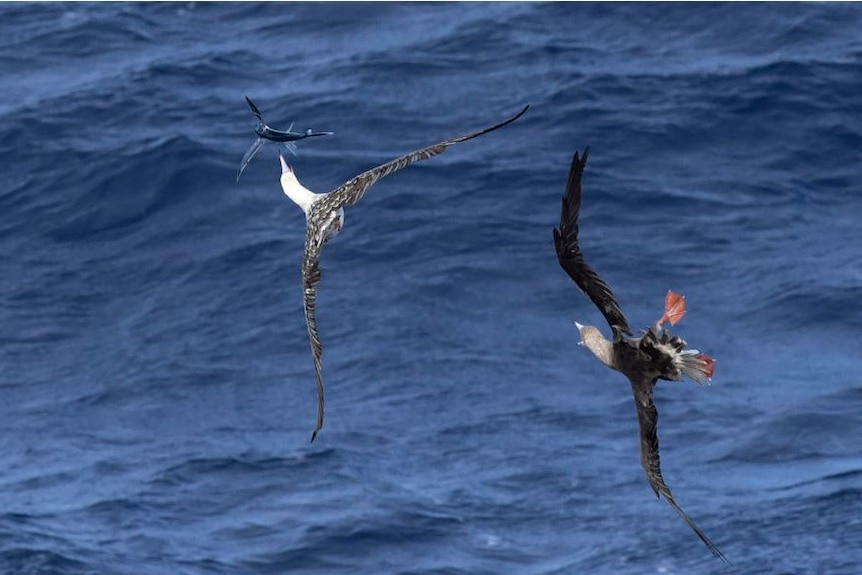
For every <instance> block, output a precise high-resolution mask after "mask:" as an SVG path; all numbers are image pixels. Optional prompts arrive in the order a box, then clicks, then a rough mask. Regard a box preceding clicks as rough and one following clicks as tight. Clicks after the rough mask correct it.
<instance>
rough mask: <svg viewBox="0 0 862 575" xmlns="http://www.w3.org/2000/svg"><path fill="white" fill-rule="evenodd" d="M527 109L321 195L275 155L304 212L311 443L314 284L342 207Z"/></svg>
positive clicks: (317, 358) (284, 184)
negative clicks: (393, 176)
mask: <svg viewBox="0 0 862 575" xmlns="http://www.w3.org/2000/svg"><path fill="white" fill-rule="evenodd" d="M529 107H530V106H529V105H527V106H524V109H523V110H521V111H520V112H518V113H517V114H515V115H514V116H512V117H511V118H509V119H508V120H506V121H505V122H501V123H499V124H496V125H494V126H491V127H490V128H485V129H484V130H479V131H478V132H473V133H471V134H467V135H466V136H461V137H458V138H452V139H451V140H446V141H443V142H440V143H439V144H434V145H432V146H428V147H427V148H422V149H420V150H416V151H414V152H410V153H409V154H406V155H404V156H401V157H400V158H395V159H394V160H392V161H389V162H386V163H385V164H381V165H379V166H377V167H376V168H372V169H370V170H368V171H366V172H363V173H361V174H359V175H358V176H356V177H354V178H353V179H351V180H348V181H347V182H346V183H344V184H342V185H341V186H340V187H338V188H336V189H334V190H332V191H331V192H328V193H325V194H318V193H315V192H312V191H311V190H308V189H307V188H305V187H304V186H303V185H302V184H301V183H299V180H297V178H296V174H294V172H293V169H292V168H291V167H290V166H289V165H288V164H287V162H285V160H284V156H283V155H279V159H280V160H281V188H282V190H284V193H285V195H287V197H289V198H290V199H291V200H293V201H294V202H295V203H296V205H298V206H299V207H300V208H302V211H303V212H305V224H306V234H305V251H304V255H303V260H302V290H303V291H302V293H303V302H304V305H305V321H306V324H307V326H308V339H309V341H310V343H311V354H312V359H313V361H314V372H315V377H316V382H317V423H316V425H315V428H314V432H313V433H312V435H311V441H312V442H313V441H314V438H315V437H317V433H318V432H319V431H320V429H321V428H322V427H323V377H322V375H321V355H322V353H323V346H322V345H321V343H320V337H319V336H318V334H317V321H316V320H315V317H314V308H315V300H316V298H317V285H318V284H319V283H320V262H319V258H320V251H321V249H322V248H323V244H324V243H326V241H327V240H329V239H331V238H332V237H334V236H335V235H336V234H337V233H338V232H340V231H341V228H342V227H343V226H344V207H345V206H352V205H353V204H355V203H356V202H358V201H359V200H360V199H361V198H362V196H363V195H365V192H366V191H367V190H368V188H370V187H371V186H372V185H373V184H374V183H375V182H376V181H377V180H379V179H380V178H383V177H385V176H388V175H389V174H391V173H393V172H396V171H398V170H400V169H402V168H405V167H407V166H408V165H410V164H412V163H413V162H417V161H419V160H425V159H427V158H431V157H433V156H436V155H437V154H442V153H443V152H444V151H445V150H446V149H447V148H448V147H449V146H451V145H453V144H457V143H459V142H464V141H467V140H471V139H473V138H476V137H478V136H481V135H483V134H487V133H489V132H493V131H494V130H497V129H498V128H502V127H503V126H506V125H507V124H511V123H512V122H514V121H515V120H517V119H518V118H520V117H521V116H523V115H524V113H525V112H526V111H527V109H528V108H529Z"/></svg>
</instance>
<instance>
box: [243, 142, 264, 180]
mask: <svg viewBox="0 0 862 575" xmlns="http://www.w3.org/2000/svg"><path fill="white" fill-rule="evenodd" d="M265 143H266V140H264V139H263V138H258V139H257V140H255V141H254V144H252V145H251V147H250V148H249V149H248V151H247V152H246V153H245V155H244V156H243V157H242V160H241V161H240V163H239V172H238V173H237V175H236V183H237V184H238V183H239V177H240V176H241V175H242V173H243V171H244V170H245V167H246V166H248V164H249V162H251V159H252V158H253V157H254V155H255V154H256V153H257V151H258V150H259V149H260V147H261V146H263V145H264V144H265Z"/></svg>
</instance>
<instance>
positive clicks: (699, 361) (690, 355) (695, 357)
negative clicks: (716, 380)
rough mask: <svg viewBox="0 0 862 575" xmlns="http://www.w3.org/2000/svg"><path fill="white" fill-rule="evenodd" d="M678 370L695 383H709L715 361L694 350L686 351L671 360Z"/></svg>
mask: <svg viewBox="0 0 862 575" xmlns="http://www.w3.org/2000/svg"><path fill="white" fill-rule="evenodd" d="M673 361H674V363H675V364H676V366H677V367H678V368H679V370H680V371H681V372H682V373H683V374H685V375H687V376H689V377H690V378H691V379H693V380H695V381H696V382H697V383H700V384H704V383H709V382H710V381H711V380H712V374H713V372H714V371H715V360H714V359H712V358H711V357H709V356H708V355H706V354H705V353H700V352H699V351H698V350H696V349H686V350H684V351H681V352H680V353H679V354H677V355H676V356H675V357H674V358H673Z"/></svg>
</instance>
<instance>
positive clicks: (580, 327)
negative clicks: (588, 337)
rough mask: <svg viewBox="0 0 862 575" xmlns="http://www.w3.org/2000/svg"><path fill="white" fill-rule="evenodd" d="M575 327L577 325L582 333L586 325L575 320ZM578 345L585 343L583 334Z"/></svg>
mask: <svg viewBox="0 0 862 575" xmlns="http://www.w3.org/2000/svg"><path fill="white" fill-rule="evenodd" d="M575 327H576V328H578V333H580V332H581V330H583V329H584V326H583V325H581V324H579V323H578V322H575ZM578 345H584V340H583V336H582V339H581V341H579V342H578Z"/></svg>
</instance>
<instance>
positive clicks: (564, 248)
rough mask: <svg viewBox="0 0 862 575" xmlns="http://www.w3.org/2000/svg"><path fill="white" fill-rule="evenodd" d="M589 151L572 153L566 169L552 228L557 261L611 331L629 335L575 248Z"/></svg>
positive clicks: (615, 307)
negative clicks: (557, 223) (557, 217)
mask: <svg viewBox="0 0 862 575" xmlns="http://www.w3.org/2000/svg"><path fill="white" fill-rule="evenodd" d="M589 152H590V149H589V148H587V149H585V150H584V155H583V156H582V157H579V156H578V153H577V152H575V155H574V157H573V158H572V167H571V168H570V169H569V181H568V183H567V184H566V195H565V197H564V198H563V207H562V210H561V212H560V229H559V230H557V229H556V228H554V246H555V247H556V249H557V259H558V260H559V261H560V266H562V268H563V269H564V270H565V272H566V273H567V274H569V277H571V278H572V280H573V281H574V282H575V285H577V286H578V288H580V290H581V291H582V292H583V293H584V295H586V296H587V297H588V298H590V300H591V301H592V302H593V303H594V304H595V305H596V307H597V308H599V311H601V312H602V315H603V316H605V319H606V320H607V321H608V323H609V324H610V326H611V328H619V329H620V330H622V331H624V332H625V333H627V334H629V335H631V333H632V332H631V329H629V324H628V322H627V321H626V316H625V315H624V314H623V311H622V310H621V309H620V306H619V304H617V300H616V299H614V294H613V292H612V291H611V288H610V287H608V284H606V283H605V282H604V280H603V279H602V278H601V277H599V274H597V273H596V272H594V271H593V270H592V268H590V266H588V265H587V262H586V261H584V256H583V255H582V254H581V248H580V246H579V245H578V214H579V212H580V210H581V175H582V174H583V172H584V167H585V166H586V165H587V155H588V154H589Z"/></svg>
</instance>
